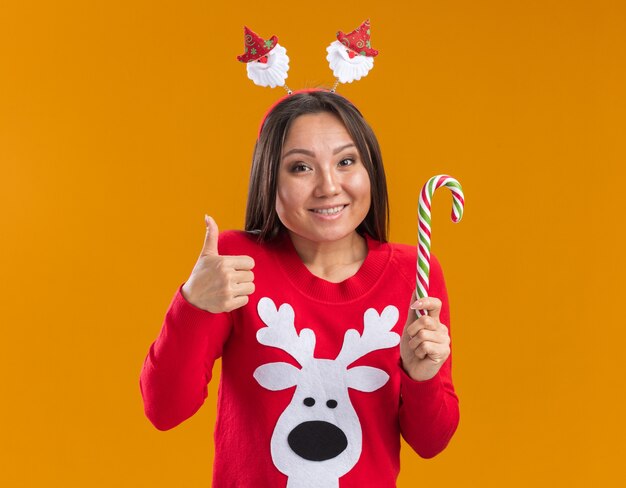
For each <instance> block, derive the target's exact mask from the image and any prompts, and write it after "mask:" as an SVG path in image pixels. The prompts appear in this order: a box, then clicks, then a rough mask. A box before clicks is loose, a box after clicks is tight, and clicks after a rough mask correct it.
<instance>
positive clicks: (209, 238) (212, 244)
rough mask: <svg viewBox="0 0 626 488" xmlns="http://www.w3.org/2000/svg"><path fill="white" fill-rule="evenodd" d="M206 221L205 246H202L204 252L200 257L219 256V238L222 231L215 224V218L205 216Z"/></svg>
mask: <svg viewBox="0 0 626 488" xmlns="http://www.w3.org/2000/svg"><path fill="white" fill-rule="evenodd" d="M204 221H205V222H206V236H205V238H204V246H202V252H201V253H200V256H206V255H214V256H218V255H219V252H218V251H217V238H218V236H219V234H220V231H219V229H218V228H217V224H216V223H215V220H213V217H209V216H208V215H206V214H205V215H204Z"/></svg>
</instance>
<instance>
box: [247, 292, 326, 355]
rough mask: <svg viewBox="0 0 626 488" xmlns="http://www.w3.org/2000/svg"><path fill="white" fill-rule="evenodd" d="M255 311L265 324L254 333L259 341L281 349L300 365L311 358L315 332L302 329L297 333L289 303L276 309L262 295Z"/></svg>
mask: <svg viewBox="0 0 626 488" xmlns="http://www.w3.org/2000/svg"><path fill="white" fill-rule="evenodd" d="M257 311H258V313H259V317H261V320H262V321H263V322H264V323H265V325H267V327H263V328H261V329H259V331H258V332H257V334H256V337H257V340H258V341H259V343H261V344H263V345H264V346H271V347H277V348H278V349H282V350H283V351H285V352H287V353H289V354H290V355H291V356H292V357H293V358H294V359H295V360H296V361H298V363H300V366H304V365H305V364H306V363H307V362H308V361H310V360H311V359H313V351H314V350H315V333H314V332H313V331H312V330H311V329H302V330H301V331H300V335H298V333H297V332H296V328H295V325H294V318H295V314H294V311H293V308H292V307H291V305H289V304H288V303H283V304H282V305H281V306H280V308H278V310H277V309H276V305H275V304H274V302H273V301H272V299H271V298H267V297H264V298H261V300H259V304H258V305H257Z"/></svg>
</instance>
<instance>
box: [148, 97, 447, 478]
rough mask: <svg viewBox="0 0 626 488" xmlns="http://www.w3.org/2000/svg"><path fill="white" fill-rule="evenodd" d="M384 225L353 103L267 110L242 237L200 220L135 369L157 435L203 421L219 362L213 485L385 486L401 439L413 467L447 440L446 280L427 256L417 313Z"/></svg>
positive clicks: (380, 174) (370, 137)
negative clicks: (201, 230) (181, 276)
mask: <svg viewBox="0 0 626 488" xmlns="http://www.w3.org/2000/svg"><path fill="white" fill-rule="evenodd" d="M387 219H388V205H387V189H386V182H385V174H384V170H383V165H382V159H381V154H380V149H379V146H378V142H377V140H376V137H375V136H374V133H373V132H372V130H371V129H370V127H369V126H368V124H367V123H366V122H365V120H364V119H363V117H362V115H361V113H360V112H359V111H358V110H357V109H356V108H355V107H354V106H353V105H352V104H351V103H350V102H349V101H347V100H346V99H345V98H343V97H341V96H340V95H337V94H335V93H331V92H327V91H322V90H313V91H303V92H296V93H294V94H292V95H290V96H287V97H285V98H284V99H282V100H281V101H280V102H279V103H277V104H276V105H275V106H274V107H273V108H272V109H271V110H270V111H269V112H268V114H267V116H266V118H265V120H264V123H263V125H262V128H261V132H260V134H259V139H258V141H257V144H256V147H255V151H254V158H253V165H252V172H251V179H250V189H249V195H248V207H247V212H246V231H245V232H240V231H229V232H223V233H221V234H218V228H217V225H216V223H215V222H214V221H213V219H211V218H207V234H206V238H205V242H204V247H203V249H202V252H201V254H200V257H199V258H198V262H197V263H196V265H195V267H194V269H193V271H192V272H191V276H190V277H189V279H188V280H187V281H186V282H185V283H184V284H183V285H182V286H181V287H180V288H179V290H178V291H177V293H176V294H175V296H174V299H173V301H172V303H171V305H170V307H169V310H168V311H167V314H166V316H165V321H164V324H163V327H162V330H161V333H160V335H159V337H158V338H157V339H156V341H155V342H154V344H153V345H152V346H151V348H150V351H149V354H148V356H147V358H146V361H145V364H144V367H143V370H142V373H141V380H140V385H141V391H142V395H143V399H144V405H145V412H146V415H147V417H148V418H149V419H150V421H151V422H152V423H153V424H154V425H155V426H156V428H158V429H161V430H166V429H171V428H172V427H175V426H176V425H178V424H179V423H181V422H182V421H184V420H185V419H187V418H189V417H190V416H192V415H193V414H194V413H195V412H196V411H197V410H198V409H199V408H200V406H201V405H202V403H203V402H204V399H205V398H206V395H207V383H208V382H209V380H210V378H211V370H212V367H213V363H214V361H215V360H216V359H217V358H219V357H221V358H222V375H221V380H220V391H219V402H218V417H217V424H216V429H215V444H216V446H215V465H214V470H213V486H214V487H216V488H221V487H235V486H236V487H255V488H258V487H281V486H282V487H284V486H287V487H290V488H296V487H341V488H344V487H353V486H354V487H357V486H358V487H363V486H373V487H393V486H395V482H396V478H397V476H398V472H399V469H400V465H399V451H400V436H402V437H404V439H405V440H406V441H407V442H408V444H409V445H410V446H411V447H412V448H413V449H414V450H415V451H416V452H417V453H418V454H419V455H420V456H422V457H424V458H430V457H433V456H435V455H436V454H437V453H439V452H440V451H441V450H443V449H444V448H445V447H446V445H447V444H448V442H449V440H450V439H451V437H452V435H453V434H454V431H455V430H456V427H457V424H458V420H459V410H458V398H457V396H456V394H455V391H454V387H453V384H452V378H451V357H450V337H449V325H450V320H449V307H448V299H447V294H446V288H445V284H444V279H443V274H442V271H441V267H440V266H439V264H438V262H437V260H436V259H435V258H434V257H432V262H431V275H430V295H431V296H430V297H428V298H424V299H422V300H419V301H417V302H414V303H411V302H412V301H413V300H414V299H415V298H414V297H413V299H411V296H412V293H413V290H414V289H415V263H416V251H415V247H414V246H407V245H400V244H390V243H388V242H387ZM409 306H410V307H409ZM412 309H421V310H426V311H427V312H428V313H427V315H425V316H423V317H421V318H420V319H419V320H416V315H415V312H414V310H412Z"/></svg>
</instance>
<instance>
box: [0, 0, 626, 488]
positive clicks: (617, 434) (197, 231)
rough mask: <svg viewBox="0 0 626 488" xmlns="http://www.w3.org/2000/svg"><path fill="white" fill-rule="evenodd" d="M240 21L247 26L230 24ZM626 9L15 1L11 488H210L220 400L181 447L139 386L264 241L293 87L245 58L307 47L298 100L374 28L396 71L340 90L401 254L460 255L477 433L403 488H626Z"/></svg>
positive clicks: (464, 431) (0, 69) (2, 137)
mask: <svg viewBox="0 0 626 488" xmlns="http://www.w3.org/2000/svg"><path fill="white" fill-rule="evenodd" d="M226 5H227V6H226ZM624 5H625V4H624V3H623V2H622V1H618V0H616V1H600V0H599V1H596V2H587V1H565V0H562V1H545V0H543V1H538V0H526V1H515V2H502V1H486V0H476V1H472V2H465V1H459V0H457V1H438V2H426V1H417V2H410V3H409V2H406V4H404V3H396V5H393V2H380V1H379V2H370V1H361V2H357V3H354V2H351V3H345V2H344V3H329V4H319V5H317V4H311V3H308V4H306V5H303V4H299V3H297V2H296V3H293V2H292V3H276V2H267V3H259V2H252V1H247V0H246V1H243V0H239V1H236V2H212V3H210V2H208V1H181V2H165V1H154V0H151V1H147V0H143V1H130V2H129V1H120V0H114V1H106V2H104V1H94V2H84V1H63V0H57V1H55V2H34V1H28V0H20V1H17V0H15V1H12V2H11V1H9V2H3V3H2V4H1V5H0V165H1V170H2V171H1V173H0V208H1V209H2V210H1V213H0V216H1V221H0V228H1V235H2V237H1V238H0V239H1V241H0V244H1V248H0V270H1V273H2V280H1V284H0V286H1V290H0V296H1V297H2V304H1V307H2V309H1V310H0V313H1V315H0V317H1V318H0V322H1V326H2V329H1V330H2V334H1V336H0V375H1V377H0V380H1V388H2V401H1V402H0V415H1V419H2V427H1V431H2V436H1V437H2V448H1V449H2V450H3V451H4V452H3V453H2V454H1V455H0V484H1V485H3V486H11V487H21V486H24V487H40V486H72V487H79V486H81V487H82V486H94V487H95V486H103V487H104V486H124V487H135V486H150V487H160V486H163V487H166V486H175V487H200V486H209V484H210V472H211V462H212V456H213V450H212V449H213V448H212V429H213V422H214V415H215V402H216V390H217V385H216V383H213V384H212V385H211V388H210V396H209V398H208V399H207V401H206V403H205V406H204V407H203V408H202V409H201V410H200V411H199V412H198V413H197V414H196V415H195V416H194V417H193V418H191V419H189V420H188V421H186V422H185V423H183V424H182V425H180V426H179V427H177V428H176V429H174V430H172V431H169V432H165V433H163V432H159V431H157V430H155V429H154V428H153V427H152V426H151V425H150V423H149V422H148V420H147V419H145V417H144V415H143V407H142V401H141V397H140V393H139V386H138V376H139V372H140V369H141V365H142V362H143V359H144V356H145V354H146V352H147V350H148V347H149V345H150V343H151V342H152V340H153V339H154V338H155V337H156V335H157V333H158V331H159V329H160V326H161V321H162V319H163V316H164V313H165V310H166V308H167V306H168V304H169V302H170V299H171V297H172V296H173V294H174V292H175V290H176V288H177V286H178V285H179V284H180V283H182V282H183V281H185V279H186V278H187V276H188V274H189V273H190V271H191V269H192V267H193V264H194V263H195V260H196V257H197V255H198V252H199V251H200V248H201V245H202V242H203V239H204V223H203V215H204V213H205V212H207V213H209V214H210V215H213V216H214V217H215V219H216V221H217V222H218V224H219V225H220V227H221V228H222V229H227V228H241V227H242V225H243V216H244V204H245V199H246V191H247V177H248V171H249V163H250V159H251V153H252V148H253V143H254V139H255V134H256V130H257V125H258V123H259V120H260V118H261V115H262V114H263V112H264V111H265V109H266V108H267V107H268V106H269V105H270V104H271V103H272V102H273V101H275V100H276V99H277V98H278V97H279V96H282V92H281V90H280V89H276V90H270V89H267V88H260V87H256V86H254V85H253V84H252V82H251V81H249V80H248V79H247V78H246V75H245V68H244V66H243V65H241V64H240V63H238V62H237V61H236V60H235V57H236V55H238V54H241V52H243V35H242V25H243V24H244V23H245V24H248V25H249V26H250V27H251V28H252V29H253V30H255V31H257V32H258V33H259V34H261V35H262V36H264V37H269V36H270V35H272V34H276V35H278V36H279V39H280V43H281V44H282V45H284V46H286V47H287V49H288V52H289V55H290V57H291V70H290V77H289V79H288V83H289V85H290V86H291V87H292V88H294V89H295V88H302V87H307V86H317V85H318V84H330V83H332V75H331V72H330V70H329V69H328V66H327V63H326V61H325V54H326V53H325V47H326V46H327V45H328V44H329V43H330V42H331V41H333V40H334V34H335V32H336V31H337V30H338V29H341V30H344V31H349V30H352V29H353V28H355V27H357V26H358V24H359V23H360V22H361V21H362V20H364V19H365V18H367V17H370V18H371V22H372V45H373V46H374V47H375V48H377V49H379V50H380V51H381V54H380V56H379V57H378V58H377V59H376V66H375V69H374V70H373V71H372V72H371V73H370V75H369V76H368V77H367V78H365V79H364V80H361V81H360V82H357V83H354V84H352V85H345V86H342V87H341V88H340V92H341V93H342V94H344V95H346V96H347V97H348V98H350V99H351V100H353V101H354V102H355V103H356V104H357V105H358V106H359V107H360V108H361V109H362V111H363V112H364V114H365V115H366V117H367V118H368V120H369V121H370V122H371V124H372V125H373V127H374V129H375V130H376V132H377V134H378V136H379V139H380V142H381V145H382V148H383V155H384V157H385V162H386V169H387V174H388V179H389V188H390V193H391V211H392V231H391V237H392V240H394V241H399V242H406V243H411V244H414V243H415V241H416V206H417V195H418V190H419V188H420V187H421V185H422V183H423V182H424V181H425V180H426V179H427V178H428V177H430V176H431V175H434V174H438V173H449V174H451V175H453V176H454V177H456V178H458V179H459V180H460V181H461V183H462V184H463V186H464V190H465V194H466V197H467V205H466V215H465V218H464V220H463V222H461V223H460V224H459V225H454V224H452V223H451V222H450V221H449V212H450V206H451V199H450V196H449V193H448V192H447V191H444V190H441V193H439V192H438V193H437V197H436V199H435V204H434V222H435V224H434V230H433V250H434V252H435V253H436V254H437V255H438V257H439V258H440V260H441V262H442V264H443V267H444V270H445V272H446V278H447V282H448V288H449V293H450V298H451V304H452V320H453V322H452V337H453V351H454V368H453V374H454V380H455V385H456V388H457V391H458V394H459V396H460V400H461V423H460V426H459V429H458V431H457V433H456V435H455V437H454V438H453V440H452V442H451V444H450V445H449V447H448V448H447V449H446V450H445V451H444V452H443V453H441V454H440V455H439V456H438V457H436V458H434V459H432V460H423V459H421V458H419V457H418V456H417V455H416V454H414V453H412V452H410V451H409V450H408V449H404V451H403V456H402V463H403V467H402V472H401V475H400V479H399V483H398V486H400V487H409V486H444V487H448V486H449V487H452V486H455V487H456V486H462V487H474V486H476V487H478V486H480V487H502V486H507V487H515V486H524V487H527V486H541V487H549V486H569V487H577V486H580V487H582V486H585V487H586V486H603V485H605V486H615V485H616V484H618V480H619V479H623V470H622V468H621V465H622V464H623V462H624V456H625V454H626V450H625V448H624V439H625V434H626V429H625V421H624V411H625V409H626V401H625V394H624V386H625V381H624V375H625V373H626V368H624V362H623V358H624V352H623V350H624V340H625V339H626V332H625V327H624V326H625V321H624V318H623V317H624V315H623V310H622V307H621V306H619V304H620V303H622V304H623V303H624V297H623V295H624V292H625V291H626V290H625V287H624V284H623V283H624V280H623V277H624V271H625V266H624V265H625V262H624V261H625V260H624V249H625V248H626V245H625V244H626V243H625V242H624V241H625V239H624V234H625V232H624V223H625V219H624V212H623V206H624V205H623V200H622V198H623V197H622V195H623V194H624V191H623V189H622V183H623V177H624V169H623V165H624V161H625V156H626V144H625V141H624V139H625V138H624V134H625V130H626V123H625V118H626V96H625V90H626V88H625V87H626V68H625V63H624V62H625V60H626V7H625V6H624Z"/></svg>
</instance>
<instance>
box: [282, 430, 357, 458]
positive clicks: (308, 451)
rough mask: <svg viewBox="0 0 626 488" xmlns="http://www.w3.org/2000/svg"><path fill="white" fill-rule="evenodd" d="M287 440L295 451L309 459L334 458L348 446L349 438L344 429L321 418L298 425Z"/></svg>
mask: <svg viewBox="0 0 626 488" xmlns="http://www.w3.org/2000/svg"><path fill="white" fill-rule="evenodd" d="M287 442H288V443H289V447H291V450H292V451H293V452H295V453H296V454H297V455H298V456H300V457H301V458H304V459H306V460H308V461H326V460H327V459H332V458H334V457H337V456H338V455H339V454H341V453H342V452H343V451H345V449H346V447H348V438H347V437H346V435H345V434H344V433H343V431H342V430H341V429H340V428H339V427H337V426H336V425H333V424H329V423H328V422H322V421H321V420H313V421H311V422H304V423H302V424H300V425H298V426H297V427H296V428H295V429H293V430H292V431H291V432H290V433H289V436H288V437H287Z"/></svg>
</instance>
